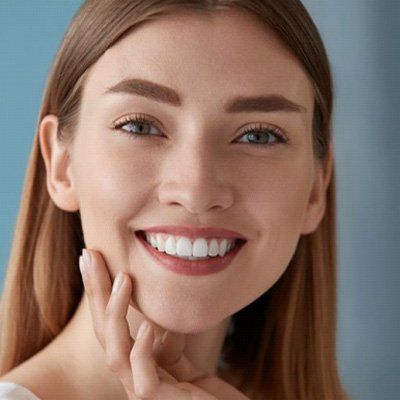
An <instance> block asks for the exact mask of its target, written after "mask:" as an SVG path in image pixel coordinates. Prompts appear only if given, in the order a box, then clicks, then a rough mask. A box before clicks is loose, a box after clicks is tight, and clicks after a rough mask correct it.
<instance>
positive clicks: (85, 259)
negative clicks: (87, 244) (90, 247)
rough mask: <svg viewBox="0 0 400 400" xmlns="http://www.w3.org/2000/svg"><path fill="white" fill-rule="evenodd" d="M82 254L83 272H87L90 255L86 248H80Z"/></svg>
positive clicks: (90, 260)
mask: <svg viewBox="0 0 400 400" xmlns="http://www.w3.org/2000/svg"><path fill="white" fill-rule="evenodd" d="M82 255H83V265H84V266H85V272H88V270H89V268H90V265H91V262H92V259H91V257H90V254H89V252H88V251H87V250H86V249H83V250H82Z"/></svg>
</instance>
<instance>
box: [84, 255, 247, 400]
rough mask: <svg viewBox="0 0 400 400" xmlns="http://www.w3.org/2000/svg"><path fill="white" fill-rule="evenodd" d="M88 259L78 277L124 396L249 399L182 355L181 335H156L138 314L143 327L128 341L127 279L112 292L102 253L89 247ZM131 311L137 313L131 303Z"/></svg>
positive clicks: (132, 399) (129, 291)
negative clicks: (83, 287) (143, 329)
mask: <svg viewBox="0 0 400 400" xmlns="http://www.w3.org/2000/svg"><path fill="white" fill-rule="evenodd" d="M90 259H91V265H90V266H89V267H88V269H87V271H86V272H84V273H83V274H82V277H83V283H84V286H85V292H86V295H87V297H88V301H89V306H90V311H91V315H92V321H93V326H94V331H95V334H96V337H97V339H98V340H99V342H100V344H101V345H102V347H103V349H104V351H105V353H106V359H107V365H108V366H109V368H110V369H111V371H112V372H114V373H115V374H116V375H117V376H118V378H119V379H120V381H121V383H122V384H123V387H124V389H125V391H126V393H127V395H128V399H129V400H139V399H148V400H249V399H248V397H246V396H245V395H243V394H242V393H241V392H239V391H238V390H237V389H235V388H234V387H233V386H231V385H229V384H228V383H226V382H225V381H223V380H222V379H220V378H218V377H217V376H215V375H210V374H206V373H205V372H203V371H201V370H200V369H198V368H196V367H195V366H194V365H193V364H192V363H191V362H190V361H189V360H188V359H187V357H186V356H185V354H184V353H183V350H184V347H185V335H183V334H178V333H173V332H168V333H167V332H166V335H163V338H160V337H159V338H157V339H156V337H155V332H154V327H153V325H152V324H151V322H150V321H148V320H147V318H146V317H145V316H144V315H143V314H142V316H143V321H145V324H146V325H147V329H146V331H144V332H143V331H142V333H143V334H142V335H137V336H136V339H135V340H133V338H132V337H131V335H130V327H129V324H128V321H127V319H126V316H127V313H128V307H129V304H130V302H131V298H132V297H133V296H132V280H131V278H130V277H129V276H128V275H127V274H123V275H122V276H123V281H122V285H121V287H120V289H119V290H118V291H112V285H111V279H110V274H109V272H108V270H107V267H106V264H105V261H104V259H103V257H102V256H101V254H100V253H99V252H98V251H94V250H90ZM114 283H115V282H114ZM135 310H136V311H137V312H140V311H139V310H138V309H137V307H136V306H135ZM141 327H144V326H143V323H142V325H141ZM162 339H164V340H162Z"/></svg>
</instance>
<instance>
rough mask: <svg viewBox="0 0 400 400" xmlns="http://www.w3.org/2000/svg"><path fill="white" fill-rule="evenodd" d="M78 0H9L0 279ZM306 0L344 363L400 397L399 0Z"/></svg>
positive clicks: (374, 392)
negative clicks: (322, 125) (328, 154)
mask: <svg viewBox="0 0 400 400" xmlns="http://www.w3.org/2000/svg"><path fill="white" fill-rule="evenodd" d="M80 3H81V1H78V0H64V1H62V0H56V1H55V0H53V1H52V0H31V1H26V0H25V1H24V0H1V1H0V60H1V63H0V90H1V94H0V117H1V122H2V126H3V128H2V144H1V147H0V182H1V186H0V188H1V196H0V210H1V211H0V243H1V244H0V282H3V278H4V275H5V267H6V263H7V260H8V256H9V250H10V245H11V238H12V234H13V229H14V224H15V218H16V214H17V210H18V206H19V202H20V194H21V189H22V184H23V179H24V175H25V168H26V163H27V159H28V154H29V151H30V148H31V145H32V139H33V135H34V130H35V126H36V122H37V114H38V111H39V106H40V103H41V97H42V92H43V88H44V85H45V81H46V77H47V73H48V70H49V68H50V65H51V62H52V60H53V57H54V54H55V51H56V49H57V47H58V45H59V43H60V40H61V38H62V36H63V34H64V32H65V29H66V28H67V26H68V24H69V22H70V20H71V18H72V16H73V14H74V13H75V11H76V10H77V9H78V7H79V5H80ZM304 3H305V5H306V6H307V8H308V9H309V11H310V13H311V15H312V16H313V17H314V19H315V21H316V23H317V25H318V27H319V29H320V31H321V34H322V36H323V39H324V41H325V44H326V47H327V49H328V53H329V56H330V59H331V63H332V69H333V73H334V79H335V85H336V108H335V114H334V144H335V151H336V171H337V184H338V198H337V199H338V228H339V231H338V250H339V251H338V256H339V282H338V284H339V286H338V296H339V298H338V360H339V367H340V371H341V375H342V379H343V382H344V384H345V386H346V387H347V389H348V391H349V392H350V394H351V395H352V397H353V399H354V400H378V399H379V400H395V399H398V398H399V393H400V379H399V376H400V345H399V339H400V317H399V312H398V308H399V306H400V291H399V289H398V288H399V286H400V268H399V261H398V260H399V259H400V229H399V226H400V179H399V172H400V156H399V154H400V134H399V130H400V129H399V127H400V109H399V108H400V80H399V78H398V71H400V65H399V64H400V30H399V28H398V26H399V22H400V2H397V1H396V0H393V1H390V0H387V1H378V0H375V1H372V0H335V1H331V0H305V1H304ZM321 400H324V399H321Z"/></svg>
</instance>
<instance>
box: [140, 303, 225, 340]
mask: <svg viewBox="0 0 400 400" xmlns="http://www.w3.org/2000/svg"><path fill="white" fill-rule="evenodd" d="M142 312H143V314H145V315H146V316H147V317H148V318H149V319H150V320H151V321H153V322H154V323H155V324H156V325H158V326H160V327H161V328H163V329H166V330H169V331H173V332H179V333H183V334H196V333H201V332H204V331H207V330H209V329H211V328H213V327H215V326H216V325H218V324H219V323H221V322H222V321H223V320H224V319H225V318H226V315H220V316H218V315H216V314H215V313H210V310H209V309H208V310H206V311H205V312H204V313H203V312H198V310H195V309H193V308H190V307H187V308H186V309H185V310H182V309H166V307H165V306H164V307H151V306H150V307H149V308H147V307H144V308H143V309H142Z"/></svg>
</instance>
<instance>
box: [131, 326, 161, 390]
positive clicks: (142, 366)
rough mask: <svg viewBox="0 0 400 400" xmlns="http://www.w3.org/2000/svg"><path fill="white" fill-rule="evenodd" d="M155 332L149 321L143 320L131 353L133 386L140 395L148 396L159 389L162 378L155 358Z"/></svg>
mask: <svg viewBox="0 0 400 400" xmlns="http://www.w3.org/2000/svg"><path fill="white" fill-rule="evenodd" d="M153 341H154V333H153V330H152V328H151V325H150V324H149V323H148V322H143V323H142V324H141V325H140V327H139V331H138V335H137V337H136V342H135V345H134V346H133V349H132V352H131V354H130V363H131V367H132V373H133V386H134V388H135V393H136V395H138V396H139V397H141V398H142V397H143V398H147V397H149V396H150V395H152V394H153V393H155V391H156V390H157V388H158V386H159V385H160V379H159V377H158V374H157V370H156V363H155V361H154V359H153Z"/></svg>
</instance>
